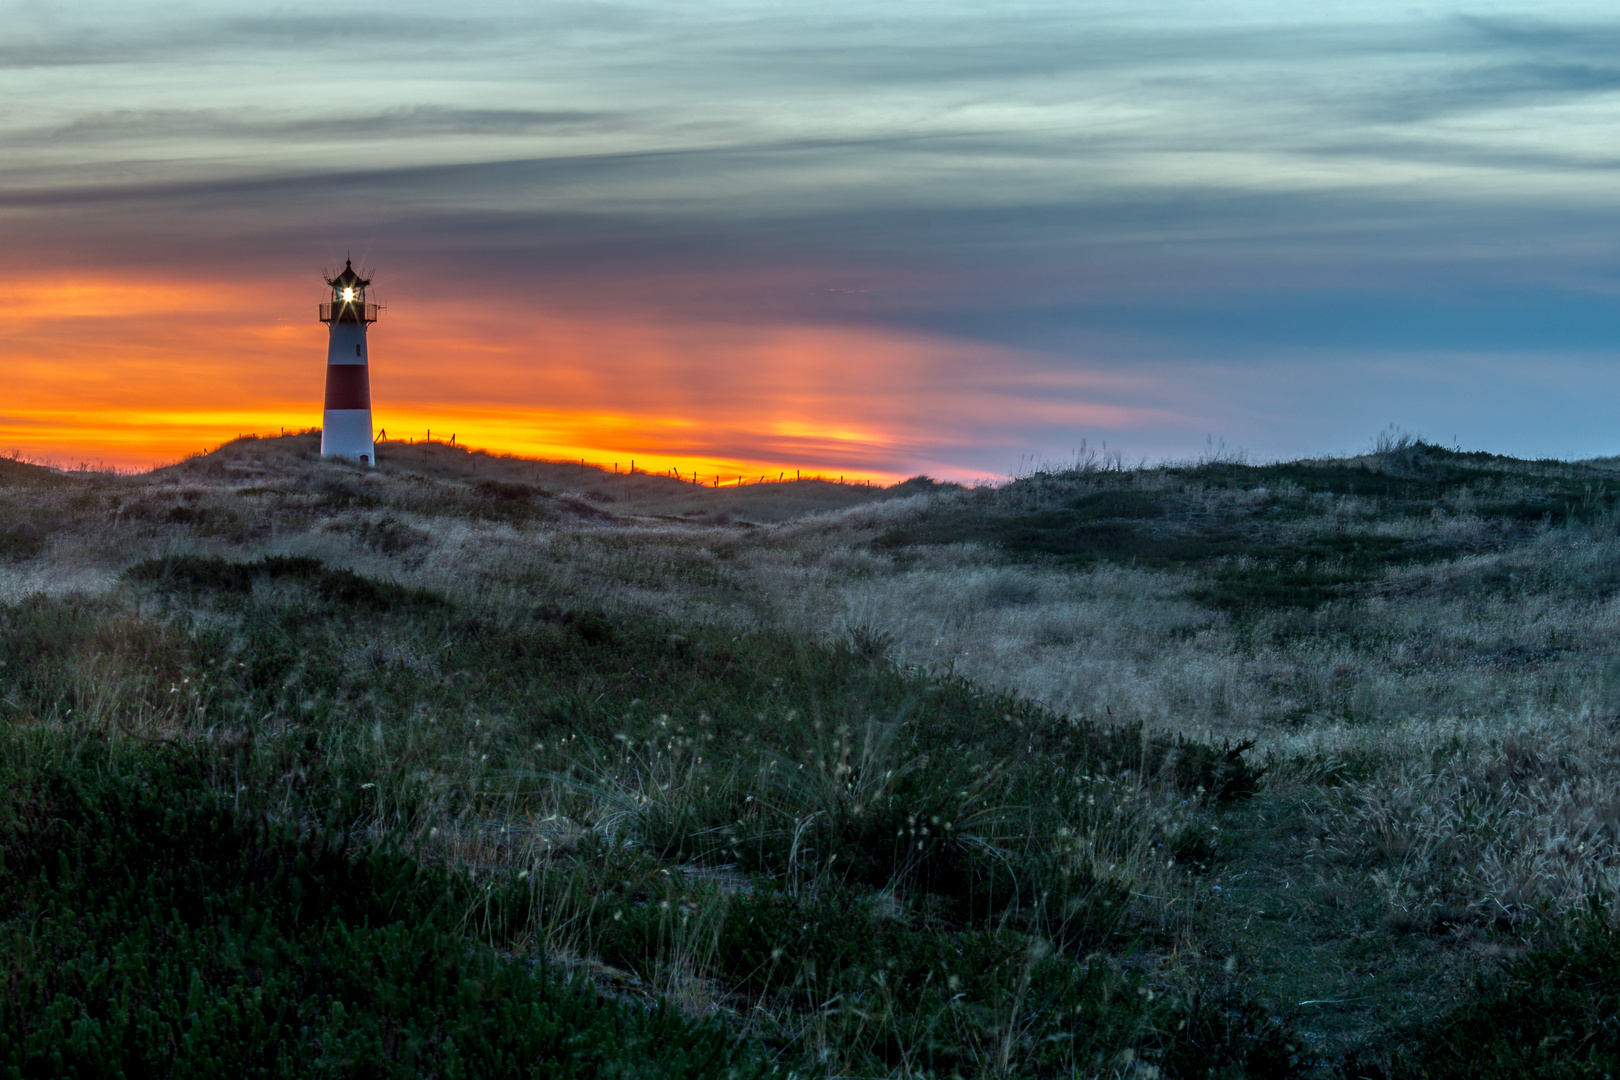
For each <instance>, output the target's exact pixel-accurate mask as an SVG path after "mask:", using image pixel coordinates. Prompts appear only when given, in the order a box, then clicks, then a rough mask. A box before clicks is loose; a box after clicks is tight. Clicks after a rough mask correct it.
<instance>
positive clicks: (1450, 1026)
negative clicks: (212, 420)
mask: <svg viewBox="0 0 1620 1080" xmlns="http://www.w3.org/2000/svg"><path fill="white" fill-rule="evenodd" d="M384 451H385V452H383V453H381V454H380V455H379V456H380V457H381V459H382V460H381V463H380V465H379V468H377V469H376V470H373V471H363V470H359V469H355V468H351V467H349V466H345V465H341V464H335V463H330V462H322V461H320V460H319V458H318V457H317V456H316V455H315V441H314V440H313V439H312V438H310V437H309V436H307V435H304V436H289V437H286V438H283V439H268V440H241V441H239V442H237V443H233V444H230V445H228V446H226V447H224V448H221V449H220V450H219V451H216V452H214V453H212V454H210V455H206V456H202V457H199V458H195V459H191V460H189V461H187V462H183V463H181V464H179V465H177V466H173V467H170V468H168V469H163V470H158V471H156V472H154V473H151V474H146V475H141V476H133V477H118V476H109V475H99V474H83V475H66V474H59V473H54V472H51V471H49V470H44V469H38V468H33V467H29V466H26V465H23V464H21V463H14V462H3V463H0V466H4V467H3V468H0V720H3V722H4V724H5V728H4V730H3V731H0V738H3V739H4V741H5V745H6V754H5V758H4V765H3V767H4V769H5V771H6V787H5V791H6V794H5V795H4V796H3V806H0V855H3V857H4V869H5V872H4V875H3V876H0V921H3V922H4V925H5V933H6V934H7V935H8V936H9V938H10V939H11V940H12V941H13V942H14V948H13V953H14V954H15V956H16V958H17V962H16V963H15V964H13V965H12V966H11V967H10V968H9V969H8V973H7V975H6V976H5V978H6V979H7V980H8V987H7V993H6V994H4V995H0V997H3V1000H4V1004H0V1009H4V1010H5V1019H4V1022H3V1023H0V1029H3V1030H4V1031H5V1035H4V1036H0V1061H3V1062H4V1064H6V1065H7V1067H9V1068H12V1069H15V1070H18V1071H19V1074H20V1075H46V1074H51V1075H55V1074H60V1073H63V1072H65V1071H67V1070H69V1069H72V1068H78V1069H80V1070H81V1071H84V1072H98V1071H111V1066H109V1065H108V1063H109V1062H117V1063H118V1064H117V1067H118V1068H121V1069H123V1070H124V1071H125V1072H126V1073H129V1072H132V1071H149V1070H151V1069H152V1068H154V1067H157V1065H158V1063H184V1068H183V1069H181V1068H180V1065H178V1064H176V1065H174V1067H175V1068H176V1069H179V1070H180V1071H185V1072H191V1073H197V1074H210V1075H211V1074H214V1073H219V1074H229V1075H277V1074H285V1073H287V1072H298V1073H300V1074H303V1073H332V1074H343V1075H373V1074H374V1075H447V1076H448V1075H505V1074H513V1075H517V1074H525V1075H526V1074H530V1073H533V1072H541V1073H545V1074H548V1075H552V1074H554V1075H575V1074H580V1075H585V1074H590V1075H601V1074H632V1073H633V1074H637V1075H640V1074H643V1073H645V1074H651V1075H670V1076H676V1075H680V1076H687V1075H704V1076H707V1075H714V1076H743V1075H766V1074H794V1075H807V1076H808V1075H823V1074H825V1075H836V1076H845V1075H859V1076H890V1075H906V1076H911V1075H916V1076H939V1077H947V1076H958V1075H959V1076H978V1075H996V1076H1002V1075H1020V1076H1022V1075H1036V1076H1060V1075H1061V1076H1074V1075H1079V1076H1138V1075H1140V1076H1175V1077H1194V1076H1196V1077H1206V1076H1267V1077H1269V1076H1278V1077H1286V1076H1332V1075H1341V1076H1346V1077H1350V1076H1356V1077H1373V1076H1390V1077H1395V1076H1401V1077H1406V1076H1462V1075H1483V1074H1489V1073H1493V1072H1497V1073H1502V1074H1504V1075H1505V1074H1508V1073H1518V1074H1528V1073H1535V1074H1538V1075H1566V1074H1567V1075H1571V1076H1575V1075H1582V1076H1584V1075H1601V1074H1602V1073H1603V1072H1604V1071H1605V1070H1612V1067H1613V1058H1614V1057H1615V1056H1616V1054H1617V1051H1616V1050H1615V1048H1614V1044H1613V1031H1614V1023H1615V1022H1614V1019H1613V1017H1614V1002H1615V1000H1616V991H1615V983H1614V978H1613V975H1612V970H1613V963H1612V957H1611V956H1610V954H1611V953H1613V951H1614V949H1615V946H1614V944H1613V940H1614V933H1615V932H1614V930H1613V929H1612V928H1611V924H1610V921H1609V914H1608V912H1609V906H1608V905H1609V903H1610V898H1611V894H1612V891H1613V888H1614V885H1615V877H1616V874H1617V873H1620V824H1617V823H1620V803H1617V802H1616V799H1615V796H1614V795H1613V794H1612V793H1613V792H1614V791H1616V790H1620V787H1617V784H1616V781H1617V780H1620V754H1617V753H1616V751H1615V749H1614V744H1613V738H1612V731H1613V729H1614V723H1615V717H1616V716H1617V715H1620V669H1617V668H1616V667H1615V666H1614V665H1613V662H1612V660H1611V659H1610V658H1611V657H1612V656H1613V655H1614V652H1615V647H1616V645H1617V644H1620V642H1616V640H1615V638H1616V636H1617V634H1620V619H1617V618H1616V612H1617V610H1620V609H1617V608H1616V607H1615V604H1614V602H1613V600H1612V597H1613V594H1614V592H1615V586H1616V583H1620V571H1617V570H1615V569H1614V567H1615V566H1616V565H1620V561H1617V558H1616V557H1617V556H1620V529H1617V523H1620V519H1617V517H1616V515H1615V510H1614V505H1613V504H1614V502H1615V499H1616V498H1617V497H1620V471H1615V470H1612V469H1610V468H1609V467H1608V466H1607V465H1605V464H1603V463H1593V464H1585V465H1580V464H1569V463H1560V462H1521V461H1515V460H1510V459H1504V458H1497V457H1492V456H1489V455H1482V454H1461V453H1457V452H1454V451H1447V450H1443V449H1440V448H1437V447H1432V446H1428V445H1425V444H1421V443H1409V442H1396V443H1391V444H1387V445H1385V446H1383V447H1381V448H1380V449H1379V450H1378V451H1377V452H1375V453H1372V454H1369V455H1366V456H1364V457H1362V458H1357V459H1347V460H1323V461H1307V462H1299V463H1292V464H1285V465H1263V466H1257V465H1249V464H1245V463H1242V462H1238V461H1230V460H1210V461H1204V462H1201V463H1193V464H1188V465H1185V466H1166V467H1162V468H1154V469H1127V468H1123V467H1119V466H1117V465H1109V464H1107V463H1104V462H1099V461H1095V460H1092V461H1085V460H1082V461H1078V462H1076V463H1074V465H1073V466H1072V467H1069V468H1064V469H1053V470H1047V471H1042V472H1038V473H1035V474H1033V475H1031V476H1027V477H1024V478H1022V479H1020V480H1017V481H1015V482H1012V483H1010V484H1006V485H1003V486H1000V487H996V488H977V489H964V488H960V487H956V486H954V485H941V484H936V483H933V482H929V481H927V480H925V479H919V480H915V481H911V482H908V483H907V484H905V485H899V486H898V487H894V488H888V489H880V488H870V487H865V486H856V485H841V484H834V483H826V482H823V481H819V480H814V481H797V482H794V481H787V480H786V479H785V478H784V480H783V481H782V482H780V483H778V482H774V481H773V482H754V483H750V484H748V485H746V486H732V487H724V488H715V487H712V486H710V487H699V486H697V485H694V484H692V483H691V482H690V480H689V479H688V480H684V481H683V480H679V479H676V478H674V477H658V476H647V475H645V474H642V473H639V472H638V473H635V474H631V473H629V472H628V471H626V472H624V473H619V474H614V473H603V472H601V471H600V470H594V469H586V468H583V467H581V466H577V465H568V464H555V463H539V462H532V461H524V460H520V459H510V458H497V457H492V456H489V455H482V454H476V453H468V452H466V451H464V450H461V449H459V448H452V447H447V446H443V445H442V444H414V445H410V446H398V447H394V448H393V451H392V452H388V451H389V448H388V447H385V448H384ZM1509 1020H1511V1023H1510V1022H1508V1021H1509ZM1532 1044H1533V1046H1532ZM164 1067H168V1065H167V1064H165V1065H164ZM1559 1070H1563V1072H1559Z"/></svg>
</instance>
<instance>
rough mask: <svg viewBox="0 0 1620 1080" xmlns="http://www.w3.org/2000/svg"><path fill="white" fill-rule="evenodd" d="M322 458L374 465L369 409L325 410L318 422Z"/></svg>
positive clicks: (375, 451) (375, 461)
mask: <svg viewBox="0 0 1620 1080" xmlns="http://www.w3.org/2000/svg"><path fill="white" fill-rule="evenodd" d="M321 457H341V458H348V459H349V460H350V461H355V462H359V463H360V464H361V465H375V464H376V463H377V450H376V447H375V446H373V445H372V442H371V410H370V409H328V410H326V416H325V418H324V419H323V420H322V421H321Z"/></svg>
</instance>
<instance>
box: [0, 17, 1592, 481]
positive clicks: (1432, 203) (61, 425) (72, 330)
mask: <svg viewBox="0 0 1620 1080" xmlns="http://www.w3.org/2000/svg"><path fill="white" fill-rule="evenodd" d="M1617 122H1620V9H1616V8H1614V7H1613V5H1612V4H1609V5H1600V4H1596V3H1556V2H1554V3H1538V4H1534V5H1531V4H1525V3H1518V4H1502V3H1479V4H1469V5H1466V6H1461V5H1457V4H1425V3H1386V2H1381V0H1360V2H1357V3H1333V2H1318V3H1314V4H1311V5H1302V4H1298V3H1294V2H1289V3H1282V2H1271V0H1265V2H1262V0H1228V2H1221V3H1211V2H1208V0H1203V2H1154V0H1146V2H1144V0H1132V2H1130V3H1104V2H1088V0H1062V2H1057V3H1038V2H1036V3H1018V2H1007V0H998V2H996V3H980V2H971V3H970V2H965V0H928V2H926V3H922V2H912V0H885V2H884V3H882V4H872V3H869V2H867V3H860V4H855V3H849V2H847V0H823V2H820V3H817V4H813V5H812V4H789V3H782V2H767V0H751V2H740V0H739V2H709V0H692V2H688V3H682V4H670V3H667V2H661V3H638V2H624V3H546V2H526V3H506V2H504V0H492V2H486V3H481V4H476V5H474V4H454V5H453V4H447V3H433V4H426V3H410V2H392V3H390V4H388V5H387V6H386V7H366V6H351V7H334V6H332V5H330V4H326V5H318V6H317V5H312V4H303V3H297V2H294V3H287V4H275V5H268V6H267V5H266V4H264V3H262V2H255V3H238V2H235V0H217V2H212V3H208V4H187V3H183V2H182V3H174V2H165V3H162V4H158V3H154V2H150V0H120V2H119V3H76V2H62V0H54V2H50V3H46V2H36V0H28V2H22V3H17V2H8V0H0V452H4V453H8V454H9V453H15V454H18V455H20V456H22V457H25V458H29V459H32V460H41V461H49V462H52V463H56V464H61V465H75V464H78V463H80V462H86V463H89V464H91V465H111V466H117V467H120V468H142V467H148V466H151V465H154V464H160V463H164V462H169V461H174V460H176V459H178V458H181V457H183V456H185V455H187V454H191V453H195V452H197V451H199V450H202V449H205V448H207V447H211V446H215V445H218V444H219V443H221V442H223V441H225V440H228V439H231V438H233V437H235V436H236V435H238V434H240V433H248V432H256V433H268V432H276V431H280V430H301V429H305V428H309V427H314V426H318V425H319V423H320V406H321V392H322V388H323V386H324V372H323V370H322V369H323V365H324V359H325V340H324V338H325V333H326V331H325V327H323V326H322V325H321V324H320V323H319V322H318V321H317V319H316V305H317V304H318V303H319V302H320V300H321V299H322V298H323V296H324V294H325V291H326V290H325V287H324V285H323V282H322V272H323V270H324V271H325V272H326V273H334V272H335V271H337V270H338V269H341V267H342V264H343V261H344V259H345V258H346V257H353V259H354V260H355V262H356V264H357V265H358V266H360V267H363V268H365V269H367V270H369V271H372V272H373V279H374V282H375V285H374V296H373V298H374V299H379V300H381V301H382V302H383V303H385V304H386V305H387V309H386V311H385V312H384V313H383V315H382V318H381V320H380V321H379V322H378V323H377V325H376V326H374V327H373V328H372V330H371V349H370V354H371V367H372V370H371V379H372V397H373V404H374V410H375V423H376V425H377V427H378V428H380V429H382V430H384V431H385V432H386V433H387V436H388V437H389V438H422V437H424V436H425V435H426V434H427V432H428V431H430V430H431V431H432V432H433V437H434V438H443V437H448V436H449V435H451V434H455V435H456V436H457V440H458V442H461V443H467V444H472V445H475V446H482V447H487V448H489V449H492V450H496V451H503V452H511V453H520V454H526V455H537V456H543V457H550V458H574V459H577V458H583V459H586V460H589V461H592V462H597V463H601V464H604V465H606V464H610V463H618V464H620V465H622V466H624V467H628V464H629V462H630V461H632V460H634V461H636V463H637V468H648V469H652V470H654V471H659V470H664V469H670V468H678V469H681V470H682V471H683V473H687V474H689V473H691V472H693V471H697V472H698V473H700V474H702V475H709V474H714V475H725V476H732V475H738V476H741V475H751V476H757V475H767V474H770V473H774V472H778V471H780V470H793V469H799V470H804V471H806V472H812V473H821V474H827V475H832V474H838V475H848V476H851V477H865V478H881V479H887V478H896V477H903V476H908V475H913V474H916V473H927V474H929V475H933V476H939V477H948V478H953V479H962V480H973V479H981V478H993V477H998V476H1005V475H1008V474H1013V473H1017V472H1019V471H1020V470H1025V469H1028V468H1029V467H1030V466H1031V463H1036V462H1061V461H1063V460H1067V459H1070V458H1072V456H1073V455H1074V454H1075V453H1076V452H1077V451H1078V450H1080V448H1081V447H1085V448H1088V449H1102V448H1103V447H1104V446H1106V447H1107V452H1109V453H1119V454H1121V455H1123V456H1124V457H1125V458H1126V459H1127V460H1131V461H1135V460H1140V459H1147V460H1149V461H1158V460H1165V459H1169V460H1179V459H1188V458H1196V457H1198V456H1200V455H1204V454H1207V453H1209V452H1211V450H1213V449H1219V448H1221V447H1223V446H1224V447H1225V448H1226V450H1227V451H1228V452H1233V451H1241V452H1245V453H1247V454H1249V455H1250V456H1251V457H1255V458H1259V459H1269V458H1277V457H1297V456H1302V455H1310V454H1319V453H1343V452H1353V451H1356V450H1360V449H1364V448H1366V447H1367V446H1368V445H1369V444H1370V442H1371V440H1372V438H1373V437H1374V436H1375V434H1376V433H1378V432H1379V431H1384V430H1388V428H1389V426H1390V425H1395V426H1397V427H1398V428H1400V429H1401V430H1403V431H1406V432H1408V433H1411V434H1415V435H1419V436H1422V437H1425V438H1428V439H1430V440H1432V441H1435V442H1439V443H1443V444H1446V445H1457V446H1461V447H1463V448H1465V449H1486V450H1492V451H1496V452H1500V453H1511V454H1517V455H1527V456H1551V457H1587V456H1596V455H1610V454H1616V453H1620V424H1617V423H1616V421H1615V414H1616V411H1617V409H1616V406H1617V404H1620V369H1617V365H1616V363H1615V361H1616V352H1617V349H1620V307H1617V300H1620V184H1617V183H1616V181H1617V179H1620V140H1617V138H1616V134H1617Z"/></svg>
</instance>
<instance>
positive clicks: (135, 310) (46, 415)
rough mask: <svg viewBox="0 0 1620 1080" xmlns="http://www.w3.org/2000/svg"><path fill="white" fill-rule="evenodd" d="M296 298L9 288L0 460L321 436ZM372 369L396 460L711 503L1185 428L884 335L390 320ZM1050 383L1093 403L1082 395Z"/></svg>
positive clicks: (1003, 363) (1010, 368) (489, 319)
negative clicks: (560, 475)
mask: <svg viewBox="0 0 1620 1080" xmlns="http://www.w3.org/2000/svg"><path fill="white" fill-rule="evenodd" d="M295 284H297V283H295ZM301 284H303V285H305V286H306V288H304V289H293V288H289V287H286V285H285V284H284V283H262V282H261V283H256V284H254V285H251V286H243V287H240V288H239V289H238V290H237V291H236V296H235V297H234V298H233V299H232V300H230V301H229V302H227V303H224V304H220V303H218V302H217V300H215V299H214V298H213V297H210V296H209V295H208V294H207V292H206V291H205V290H202V289H199V288H190V287H188V286H187V284H186V283H184V282H175V281H147V282H138V283H137V282H126V281H119V280H111V279H107V280H80V281H78V282H76V283H75V284H74V286H73V287H72V288H71V289H58V288H49V287H43V286H39V285H36V284H33V283H30V282H27V281H19V280H12V281H6V282H0V295H3V297H4V299H5V306H4V309H3V314H0V341H3V343H4V345H5V348H6V352H7V356H8V360H9V367H10V371H11V378H12V385H11V387H10V392H9V394H8V395H7V399H6V404H5V408H4V410H3V412H0V448H3V449H4V450H6V451H8V452H9V451H16V452H18V453H19V454H21V455H23V456H26V457H29V458H34V459H40V460H46V461H52V462H57V463H64V464H74V463H78V462H81V461H83V462H90V463H92V464H104V465H109V466H114V467H120V468H140V467H148V466H151V465H154V464H162V463H166V462H170V461H174V460H177V459H179V458H181V457H184V456H187V455H189V454H193V453H196V452H198V451H200V450H203V449H207V448H211V447H213V446H216V445H218V444H220V443H221V442H224V441H226V440H228V439H231V438H235V437H236V436H238V435H240V434H255V433H256V434H274V433H279V432H281V431H297V430H302V429H306V428H310V427H316V426H319V423H320V393H321V387H322V379H323V375H324V357H325V353H324V342H323V336H324V334H325V328H324V327H323V326H322V325H321V324H320V323H318V322H316V321H315V319H314V317H313V311H314V302H313V297H314V296H315V293H314V291H313V290H311V289H309V288H307V285H308V282H304V283H301ZM278 286H279V287H278ZM300 293H303V294H306V295H299V294H300ZM371 352H372V387H373V397H374V401H375V424H376V427H377V429H378V430H379V431H380V432H381V433H383V434H385V435H386V438H387V439H389V440H396V441H398V440H418V439H424V438H428V437H430V436H431V437H432V438H433V439H435V440H449V439H450V438H452V437H454V438H455V439H456V441H457V442H458V443H459V444H460V445H465V446H471V447H476V448H480V449H486V450H489V451H491V452H497V453H511V454H518V455H523V456H532V457H540V458H547V459H556V460H580V459H583V460H585V461H587V462H589V463H592V464H598V465H602V466H603V467H606V468H615V467H617V468H622V469H628V468H629V467H630V465H631V463H632V462H634V465H635V467H636V468H637V469H638V470H640V471H649V472H658V473H668V472H670V471H671V470H676V471H678V472H679V473H680V474H681V475H683V476H690V475H692V474H693V473H694V472H695V473H696V474H697V475H698V476H699V477H700V478H702V479H703V480H704V482H706V483H712V482H713V481H714V479H715V478H719V480H720V482H722V483H735V482H736V481H737V480H738V479H739V478H746V479H751V480H757V479H758V478H760V477H762V476H771V477H775V476H778V475H780V474H783V473H785V474H787V475H793V474H794V473H795V472H796V471H799V472H803V473H804V474H806V475H827V476H844V477H845V478H847V479H850V480H868V479H870V480H882V481H892V480H895V479H900V478H903V477H904V476H906V475H910V474H911V473H913V472H915V471H918V468H921V469H924V470H926V469H929V468H932V469H934V470H935V471H937V472H946V473H949V472H951V471H952V467H951V464H950V463H949V461H947V460H945V459H944V458H943V457H941V456H940V454H939V453H938V450H939V447H940V444H941V443H942V441H943V440H945V439H948V438H949V436H950V433H951V430H952V428H953V427H954V426H957V425H964V424H972V423H974V422H979V421H982V420H983V418H985V417H987V416H992V417H993V416H995V415H997V414H1003V415H1005V416H1007V417H1008V418H1009V419H1012V418H1014V417H1016V416H1018V415H1020V414H1023V415H1028V416H1030V417H1031V418H1032V419H1034V420H1036V421H1040V422H1046V423H1052V424H1068V425H1075V426H1081V427H1086V428H1089V429H1092V430H1097V429H1108V428H1111V427H1117V426H1121V425H1127V424H1132V423H1143V422H1149V421H1154V420H1162V419H1167V418H1169V415H1168V414H1166V413H1164V412H1163V411H1162V410H1151V409H1140V408H1129V407H1120V406H1117V405H1108V404H1091V403H1087V402H1085V401H1084V400H1081V399H1078V398H1077V399H1074V400H1070V401H1068V402H1047V403H1045V404H1042V405H1040V406H1039V407H1037V408H1034V409H1033V410H1032V409H1031V407H1030V405H1029V403H1028V402H1027V401H1026V400H1025V397H1026V395H1027V393H1028V391H1030V390H1037V391H1039V390H1040V389H1041V387H1040V386H1039V385H1036V384H1038V383H1040V382H1042V381H1045V382H1048V383H1050V382H1052V381H1054V380H1053V379H1052V378H1051V377H1049V376H1048V377H1045V378H1044V380H1043V378H1042V377H1039V376H1037V375H1035V374H1029V375H1027V376H1026V377H1025V378H1024V379H1023V380H1022V382H1024V383H1027V384H1029V385H1020V378H1019V375H1018V373H1017V371H1016V363H1017V361H1018V359H1019V358H1018V357H1017V355H1016V353H1015V351H1013V350H1005V349H1003V350H996V349H988V348H967V347H964V346H963V345H961V344H959V343H952V342H950V341H948V340H934V339H930V338H928V337H927V336H925V335H921V334H903V333H899V332H895V331H886V330H881V329H877V328H866V329H852V328H834V327H816V326H804V325H777V326H744V327H736V326H733V327H714V326H700V325H690V324H680V323H669V322H656V321H651V320H643V321H640V322H630V321H628V320H622V321H614V322H606V321H587V320H566V319H560V318H557V317H555V316H551V315H548V314H546V313H543V312H525V311H514V310H513V308H512V305H511V304H509V303H507V302H505V301H503V300H501V299H499V298H489V299H484V300H480V299H478V298H476V297H475V298H468V299H458V300H456V301H455V302H453V303H446V302H443V301H423V302H420V303H413V302H411V301H409V300H403V301H399V300H396V301H395V302H394V303H393V306H392V307H391V308H390V310H389V313H388V316H387V317H386V319H385V321H383V322H382V323H380V324H379V325H378V326H377V327H374V328H373V330H372V340H371ZM1055 381H1056V382H1058V383H1060V384H1064V385H1063V386H1062V389H1065V390H1068V391H1081V392H1082V393H1083V391H1084V389H1085V386H1084V383H1085V380H1083V379H1079V378H1076V377H1074V376H1072V375H1071V376H1067V377H1061V378H1058V379H1056V380H1055ZM916 387H931V389H929V391H928V392H927V393H926V394H920V395H919V394H917V393H916V392H915V389H914V388H916ZM1048 389H1051V387H1048ZM381 453H386V451H381ZM914 466H915V467H914Z"/></svg>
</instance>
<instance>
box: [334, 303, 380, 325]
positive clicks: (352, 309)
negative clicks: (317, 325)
mask: <svg viewBox="0 0 1620 1080" xmlns="http://www.w3.org/2000/svg"><path fill="white" fill-rule="evenodd" d="M362 308H364V309H365V310H363V311H362V310H361V309H362ZM380 310H381V308H380V307H379V306H378V305H376V304H357V303H354V302H349V303H343V304H322V305H321V322H332V321H334V320H336V321H338V322H347V321H348V320H350V319H353V320H354V321H356V322H368V323H374V322H376V321H377V312H378V311H380Z"/></svg>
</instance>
